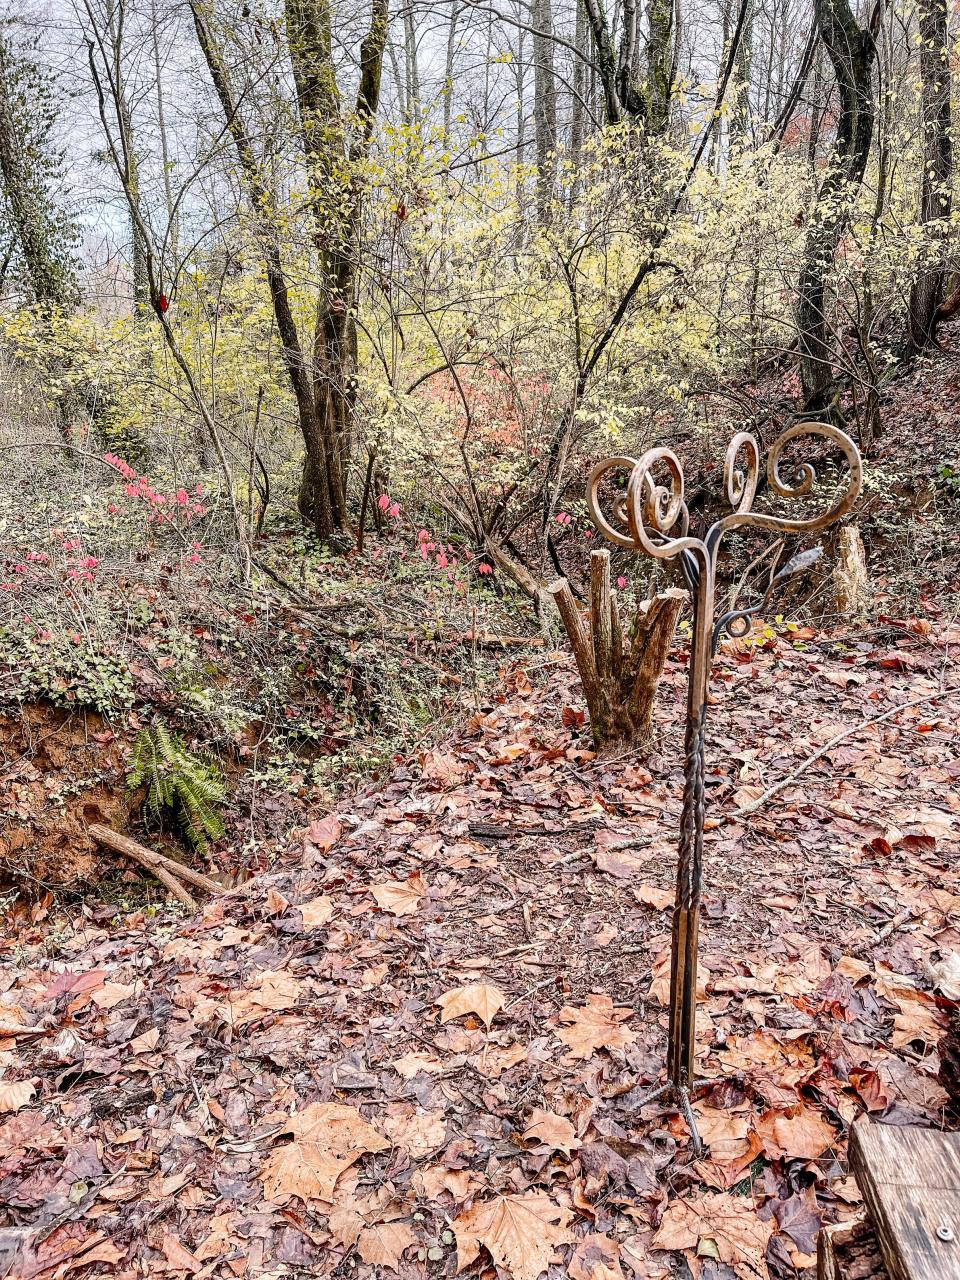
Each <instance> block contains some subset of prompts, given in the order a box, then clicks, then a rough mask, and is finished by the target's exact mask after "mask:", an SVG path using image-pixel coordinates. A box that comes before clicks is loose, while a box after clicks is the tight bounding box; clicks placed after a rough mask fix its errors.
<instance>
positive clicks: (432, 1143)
mask: <svg viewBox="0 0 960 1280" xmlns="http://www.w3.org/2000/svg"><path fill="white" fill-rule="evenodd" d="M399 1105H400V1106H403V1107H404V1110H402V1111H397V1112H394V1113H393V1114H388V1115H386V1116H384V1118H383V1127H384V1130H385V1131H386V1133H387V1135H388V1136H389V1138H390V1140H391V1141H392V1142H393V1143H394V1145H395V1146H398V1147H403V1148H404V1150H406V1151H408V1152H409V1154H410V1155H411V1156H412V1158H413V1159H414V1160H419V1159H420V1158H421V1157H422V1156H426V1155H429V1154H430V1152H431V1151H436V1150H437V1148H438V1147H442V1146H443V1144H444V1142H445V1141H446V1138H447V1121H446V1117H445V1116H444V1114H443V1112H442V1111H425V1112H423V1111H421V1112H418V1111H416V1110H414V1109H413V1108H412V1107H409V1108H407V1107H406V1106H405V1104H399Z"/></svg>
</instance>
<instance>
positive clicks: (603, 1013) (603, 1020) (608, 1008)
mask: <svg viewBox="0 0 960 1280" xmlns="http://www.w3.org/2000/svg"><path fill="white" fill-rule="evenodd" d="M632 1013H633V1010H632V1009H615V1008H614V1007H613V1001H612V1000H611V999H610V997H609V996H607V995H589V996H587V1003H586V1004H585V1005H583V1006H582V1007H580V1008H577V1007H575V1006H574V1005H569V1004H568V1005H564V1007H563V1008H562V1009H561V1010H560V1021H561V1022H562V1023H564V1024H565V1025H564V1026H562V1027H560V1028H559V1029H558V1031H557V1037H558V1038H559V1039H560V1040H562V1041H563V1043H564V1044H565V1045H566V1046H567V1048H568V1050H569V1056H570V1057H572V1058H589V1057H591V1056H592V1055H593V1054H594V1053H595V1052H596V1051H597V1049H601V1048H603V1049H623V1048H625V1047H626V1046H627V1045H628V1044H630V1043H631V1041H633V1040H634V1039H636V1037H635V1035H634V1033H633V1032H632V1031H630V1030H628V1029H627V1028H626V1027H625V1026H623V1022H624V1020H625V1019H627V1018H629V1017H630V1016H631V1014H632Z"/></svg>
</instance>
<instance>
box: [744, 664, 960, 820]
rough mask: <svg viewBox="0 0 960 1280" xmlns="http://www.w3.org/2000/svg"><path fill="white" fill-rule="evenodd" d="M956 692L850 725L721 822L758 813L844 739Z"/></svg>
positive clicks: (929, 697) (940, 693)
mask: <svg viewBox="0 0 960 1280" xmlns="http://www.w3.org/2000/svg"><path fill="white" fill-rule="evenodd" d="M954 692H956V691H955V690H953V689H940V690H939V691H938V692H937V693H931V694H927V696H926V697H923V698H914V699H913V701H912V702H901V703H899V704H898V705H897V706H895V707H889V708H888V709H887V710H886V711H884V712H883V713H882V715H879V716H872V717H871V718H870V719H869V720H861V721H860V722H859V723H858V724H852V725H850V726H849V728H847V729H844V730H843V732H842V733H838V734H837V735H836V736H835V737H833V738H831V739H830V741H829V742H825V743H824V744H823V746H822V747H820V748H819V749H818V750H817V751H815V752H814V753H813V755H812V756H808V757H807V759H806V760H804V761H803V763H802V764H799V765H797V767H796V769H793V770H792V771H791V772H790V773H788V774H787V776H786V777H785V778H782V779H781V780H780V781H779V782H775V783H774V784H773V786H772V787H768V788H767V790H766V791H764V793H763V795H762V796H758V797H757V799H756V800H751V801H750V803H749V804H745V805H741V807H740V808H739V809H735V810H734V811H733V813H727V814H722V815H721V816H720V819H719V820H720V821H721V822H734V821H735V820H736V819H737V818H745V817H747V815H748V814H751V813H756V811H757V810H758V809H760V808H762V806H763V805H765V804H766V803H767V801H768V800H772V799H773V797H774V796H776V795H779V794H780V792H781V791H784V790H786V788H787V787H789V786H791V785H792V784H793V783H794V782H796V780H797V778H799V777H800V776H801V774H804V773H806V771H807V770H808V769H809V768H810V766H811V765H814V764H816V762H817V761H818V760H820V759H822V757H823V756H825V755H826V754H827V752H828V751H832V750H833V748H834V747H835V746H836V745H837V743H839V742H842V741H843V740H844V738H849V737H850V736H851V735H852V734H854V733H857V732H858V731H859V730H861V729H865V728H867V727H868V726H869V725H871V724H880V722H881V721H883V720H889V719H891V718H892V717H893V716H895V715H897V714H898V713H899V712H901V711H906V710H908V708H910V707H920V706H923V704H924V703H926V702H935V701H936V700H937V699H938V698H945V697H946V696H947V694H949V693H954Z"/></svg>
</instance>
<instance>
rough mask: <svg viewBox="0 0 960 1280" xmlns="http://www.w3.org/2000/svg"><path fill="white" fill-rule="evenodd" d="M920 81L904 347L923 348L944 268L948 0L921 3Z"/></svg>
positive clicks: (948, 175) (949, 159) (949, 171)
mask: <svg viewBox="0 0 960 1280" xmlns="http://www.w3.org/2000/svg"><path fill="white" fill-rule="evenodd" d="M920 82H921V94H920V102H921V116H922V120H923V176H922V178H921V183H920V222H921V225H922V226H923V228H924V230H925V231H926V232H927V239H928V244H927V246H926V250H925V251H926V253H927V254H929V256H930V257H931V258H932V259H933V262H932V263H922V264H921V265H920V267H919V270H918V272H917V278H916V280H915V281H914V284H913V289H912V290H911V293H910V313H909V329H908V339H909V344H910V346H911V347H912V348H913V349H914V350H917V351H919V350H922V348H923V347H925V346H927V345H928V344H929V343H931V342H932V341H933V337H934V331H935V329H936V325H937V318H938V317H937V308H938V307H939V305H940V302H941V300H942V298H943V289H944V270H943V267H942V266H941V265H940V263H939V262H938V261H937V259H938V258H939V257H940V250H939V246H938V244H937V241H938V239H939V238H940V236H941V228H943V229H946V227H947V220H948V219H949V217H950V188H951V184H952V181H953V149H952V145H951V141H950V126H951V113H950V46H949V43H948V36H947V0H920Z"/></svg>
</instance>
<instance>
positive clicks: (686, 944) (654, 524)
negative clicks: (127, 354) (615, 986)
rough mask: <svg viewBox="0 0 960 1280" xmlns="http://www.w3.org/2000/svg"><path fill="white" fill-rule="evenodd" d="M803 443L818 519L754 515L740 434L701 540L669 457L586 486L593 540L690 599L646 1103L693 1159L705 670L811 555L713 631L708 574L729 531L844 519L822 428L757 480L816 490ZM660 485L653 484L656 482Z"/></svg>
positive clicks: (848, 487) (609, 465) (792, 529)
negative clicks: (676, 577)
mask: <svg viewBox="0 0 960 1280" xmlns="http://www.w3.org/2000/svg"><path fill="white" fill-rule="evenodd" d="M803 436H812V437H815V438H819V439H821V440H823V441H825V442H827V443H829V444H832V445H834V446H836V447H837V448H838V449H839V451H840V453H841V454H842V455H843V457H844V459H845V461H846V463H847V477H846V483H845V485H844V486H843V487H842V488H841V489H840V491H839V492H838V493H836V494H835V495H834V497H833V500H832V501H831V502H830V503H829V505H828V506H827V508H826V510H823V511H820V512H819V513H818V514H814V515H808V516H806V517H787V516H780V515H773V514H768V513H760V512H755V511H754V510H753V503H754V499H755V497H756V494H757V489H758V485H759V479H760V460H761V453H760V446H759V444H758V443H757V440H756V438H755V437H754V436H752V435H751V434H750V433H749V432H746V431H741V432H738V433H737V435H735V436H734V437H733V439H732V440H731V441H730V444H729V445H728V447H727V451H726V456H725V459H724V493H725V496H726V500H727V503H728V505H729V506H730V507H731V508H732V510H731V511H730V513H729V514H728V515H725V516H723V517H721V519H719V520H717V521H716V522H715V523H714V524H713V525H711V526H710V528H709V529H707V531H706V532H705V533H704V535H703V536H702V537H695V536H691V535H690V532H689V526H690V518H689V512H688V510H687V506H686V502H685V500H684V478H683V469H682V467H681V465H680V461H679V459H678V458H677V456H676V454H674V453H673V452H672V451H671V450H670V449H665V448H656V449H650V450H648V451H647V452H646V453H645V454H643V456H642V457H641V458H639V459H638V460H634V459H633V458H629V457H626V456H624V455H618V456H615V457H611V458H606V459H604V460H603V461H602V462H599V463H597V465H596V466H595V467H594V469H593V471H592V472H591V475H590V479H589V482H588V485H587V505H588V507H589V510H590V514H591V516H592V518H593V521H594V523H595V524H596V526H597V528H598V529H599V531H600V532H601V533H602V534H603V536H604V537H605V538H606V539H607V540H608V541H610V542H612V543H614V544H615V545H616V546H619V547H623V548H625V549H629V550H633V551H643V552H645V553H646V554H647V555H649V556H652V557H654V558H655V559H658V560H664V559H667V560H669V559H673V558H674V557H677V556H679V557H680V558H681V565H682V568H683V571H684V575H685V577H686V579H687V583H688V585H689V587H690V590H691V593H692V595H693V597H694V611H693V635H692V639H691V645H690V668H689V676H688V687H687V720H686V730H685V734H684V787H683V807H682V810H681V814H680V841H679V849H678V854H677V889H676V899H675V903H674V910H673V939H672V956H671V975H670V1043H669V1051H668V1059H667V1083H666V1084H665V1085H663V1086H662V1087H661V1088H659V1089H656V1090H654V1092H653V1093H651V1094H649V1095H648V1097H647V1099H645V1100H652V1099H653V1098H655V1097H659V1096H662V1095H663V1094H666V1093H668V1094H671V1095H672V1096H673V1097H674V1098H675V1099H676V1101H677V1103H678V1105H679V1107H680V1109H681V1111H682V1113H683V1115H684V1117H685V1119H686V1120H687V1123H688V1126H689V1127H690V1132H691V1141H692V1145H693V1149H694V1152H695V1154H697V1155H699V1153H700V1151H701V1150H702V1143H701V1141H700V1137H699V1135H698V1133H697V1129H696V1122H695V1117H694V1114H693V1109H692V1107H691V1105H690V1090H691V1089H692V1088H694V1087H695V1086H696V1084H697V1083H702V1082H696V1081H695V1078H694V1059H695V1050H696V989H697V938H698V931H699V921H700V899H701V893H702V885H703V827H704V816H705V804H706V802H705V772H706V764H705V748H704V729H705V718H706V707H707V684H708V681H709V676H710V662H711V658H712V655H713V652H714V650H715V648H716V643H717V640H718V639H719V636H720V634H721V632H722V631H723V630H724V629H725V628H729V632H730V633H732V634H745V633H746V629H748V628H749V625H750V619H751V617H752V616H753V615H754V614H756V613H757V612H759V611H760V610H761V609H762V608H764V607H765V606H766V604H767V602H768V601H769V599H770V597H771V595H772V593H773V591H774V590H775V589H776V587H777V586H778V585H779V584H780V583H782V582H783V581H785V580H786V579H787V578H789V577H791V576H792V575H793V574H794V573H797V572H801V571H802V570H804V569H806V568H808V567H809V566H810V564H812V563H813V561H814V560H815V559H816V555H817V554H819V553H818V552H817V553H814V552H805V553H803V554H801V555H800V556H796V557H794V559H793V560H791V561H790V562H788V564H787V565H786V566H784V568H783V569H782V570H780V571H779V572H778V573H774V572H773V571H771V580H770V584H769V586H768V587H767V590H766V593H765V594H764V597H763V601H762V602H761V604H760V605H757V606H755V607H753V608H749V609H744V608H740V609H738V608H736V607H735V604H736V602H735V601H734V602H733V606H734V607H731V608H730V609H729V610H728V611H727V612H726V613H725V614H724V615H723V617H722V618H719V619H717V621H716V623H714V615H715V611H716V608H715V605H716V601H715V587H716V565H717V556H718V554H719V549H720V544H721V541H722V539H723V537H724V535H725V534H726V533H728V532H730V531H731V530H734V529H744V528H755V529H769V530H776V531H778V532H781V533H814V532H817V531H818V530H820V529H824V528H826V526H827V525H829V524H832V523H833V522H834V521H835V520H838V519H840V518H841V517H842V516H844V515H846V514H847V512H849V511H850V510H851V509H852V508H853V504H854V502H855V501H856V499H857V495H858V494H859V492H860V486H861V481H862V468H861V462H860V454H859V451H858V450H857V446H856V445H855V444H854V442H853V441H852V440H851V439H850V437H849V436H848V435H846V433H845V432H843V431H840V430H839V429H838V428H837V427H834V426H832V425H830V424H828V423H819V422H815V423H806V422H804V423H797V424H795V425H794V426H791V427H788V428H787V429H786V430H785V431H784V432H782V433H781V435H780V436H779V437H778V438H777V439H776V440H775V441H774V443H773V444H772V445H771V447H770V450H769V452H768V454H767V466H766V477H767V485H768V487H769V489H770V491H771V492H772V493H773V494H774V495H775V497H777V498H789V499H793V498H803V497H807V496H808V495H811V494H812V493H813V490H814V488H815V485H816V480H817V476H816V471H815V469H814V467H813V465H812V464H811V463H810V462H807V461H803V462H800V463H794V464H790V465H791V468H792V469H791V471H790V474H789V476H788V475H787V474H785V469H786V464H785V463H784V459H783V454H784V449H785V448H786V446H787V445H788V444H789V443H790V442H791V441H793V440H797V439H800V438H801V437H803ZM618 473H619V474H620V475H621V476H624V475H625V478H626V485H625V489H624V490H623V491H621V492H620V493H619V494H618V495H617V496H616V497H615V498H614V500H613V503H612V505H611V507H610V509H609V510H608V511H605V510H604V503H603V500H602V495H601V486H602V485H603V482H604V481H605V480H607V479H609V478H610V477H612V476H613V475H615V474H618ZM658 476H660V477H665V478H661V479H658V478H657V477H658Z"/></svg>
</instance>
